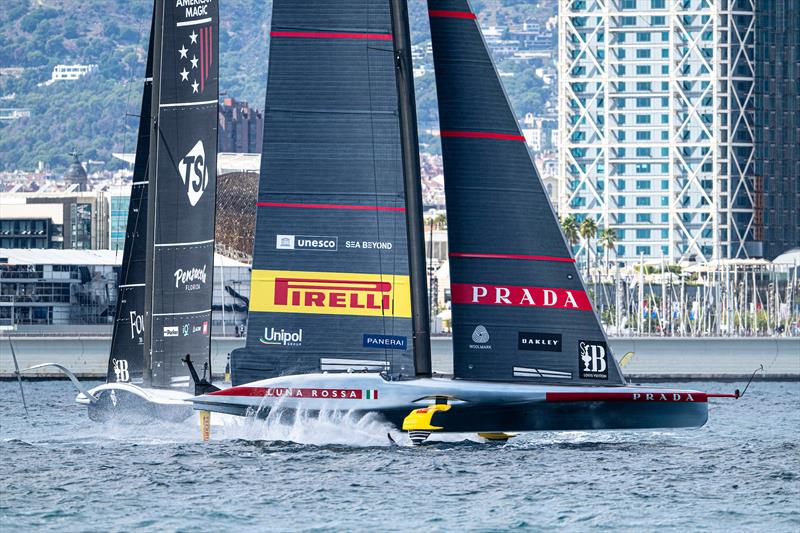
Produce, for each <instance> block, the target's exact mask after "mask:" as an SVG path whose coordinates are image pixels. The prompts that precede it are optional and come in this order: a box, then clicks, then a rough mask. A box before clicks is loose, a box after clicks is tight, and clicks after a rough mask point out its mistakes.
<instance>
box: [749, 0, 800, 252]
mask: <svg viewBox="0 0 800 533" xmlns="http://www.w3.org/2000/svg"><path fill="white" fill-rule="evenodd" d="M756 6H757V11H756V22H755V31H756V88H755V92H756V94H755V101H756V117H755V129H756V156H755V174H756V184H757V191H756V192H757V195H756V201H757V209H756V237H755V238H756V240H757V241H759V244H761V245H762V246H763V254H764V256H765V257H767V258H769V259H774V258H775V257H776V256H778V255H780V254H781V253H783V252H785V251H786V250H789V249H790V248H793V247H795V246H800V150H798V147H800V81H798V80H800V3H799V2H797V0H758V3H757V4H756Z"/></svg>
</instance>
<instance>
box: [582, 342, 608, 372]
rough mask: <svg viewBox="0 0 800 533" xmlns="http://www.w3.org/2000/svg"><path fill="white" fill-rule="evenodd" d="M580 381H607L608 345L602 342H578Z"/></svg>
mask: <svg viewBox="0 0 800 533" xmlns="http://www.w3.org/2000/svg"><path fill="white" fill-rule="evenodd" d="M578 368H579V370H580V371H579V375H580V378H581V379H608V345H607V344H606V343H605V342H602V341H578Z"/></svg>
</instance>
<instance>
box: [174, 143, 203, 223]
mask: <svg viewBox="0 0 800 533" xmlns="http://www.w3.org/2000/svg"><path fill="white" fill-rule="evenodd" d="M179 167H180V169H179V170H180V173H181V180H182V181H183V184H184V186H186V195H187V196H188V197H189V203H190V204H191V205H192V207H194V206H196V205H197V202H199V201H200V198H201V197H202V196H203V193H204V192H205V190H206V188H207V187H208V168H206V150H205V148H204V147H203V141H202V140H200V141H197V144H195V145H194V147H193V148H192V149H191V150H189V153H187V154H186V155H185V156H183V158H182V159H181V161H180V165H179Z"/></svg>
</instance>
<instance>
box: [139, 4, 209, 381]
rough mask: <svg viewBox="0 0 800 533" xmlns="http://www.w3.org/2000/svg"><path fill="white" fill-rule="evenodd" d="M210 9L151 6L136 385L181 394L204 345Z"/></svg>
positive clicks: (206, 6)
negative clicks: (143, 288)
mask: <svg viewBox="0 0 800 533" xmlns="http://www.w3.org/2000/svg"><path fill="white" fill-rule="evenodd" d="M218 27H219V16H218V2H217V0H207V1H205V2H202V3H200V2H162V1H160V0H159V1H157V2H156V17H155V28H156V32H155V39H154V49H155V50H156V51H157V53H156V55H155V56H154V64H153V73H154V85H153V105H152V115H153V117H155V121H154V126H153V127H154V129H153V132H154V133H155V135H152V134H151V139H150V141H151V142H150V154H151V158H150V173H149V175H150V187H149V191H150V196H149V205H148V214H149V220H148V227H147V236H148V243H147V245H148V246H147V277H146V280H145V282H146V283H147V292H146V300H145V317H146V319H145V346H144V354H145V371H144V377H145V380H144V381H145V384H146V385H150V386H153V387H180V388H182V387H188V386H189V384H190V380H189V373H188V370H187V368H186V366H184V365H183V363H181V359H182V358H184V357H185V356H186V355H187V354H188V355H191V356H192V358H193V359H194V360H195V361H196V362H201V361H207V360H208V358H209V354H210V341H211V336H210V332H211V298H212V287H213V283H212V275H213V269H214V264H213V261H214V214H215V195H216V169H217V121H218V116H217V114H218V110H217V100H218V93H219V89H218V68H219V60H218V41H219V39H218Z"/></svg>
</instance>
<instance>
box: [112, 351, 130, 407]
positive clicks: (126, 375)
mask: <svg viewBox="0 0 800 533" xmlns="http://www.w3.org/2000/svg"><path fill="white" fill-rule="evenodd" d="M111 364H112V365H114V376H115V377H116V379H117V382H118V383H119V382H123V383H126V382H128V381H130V380H131V375H130V372H128V360H127V359H112V360H111ZM115 405H116V404H115Z"/></svg>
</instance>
